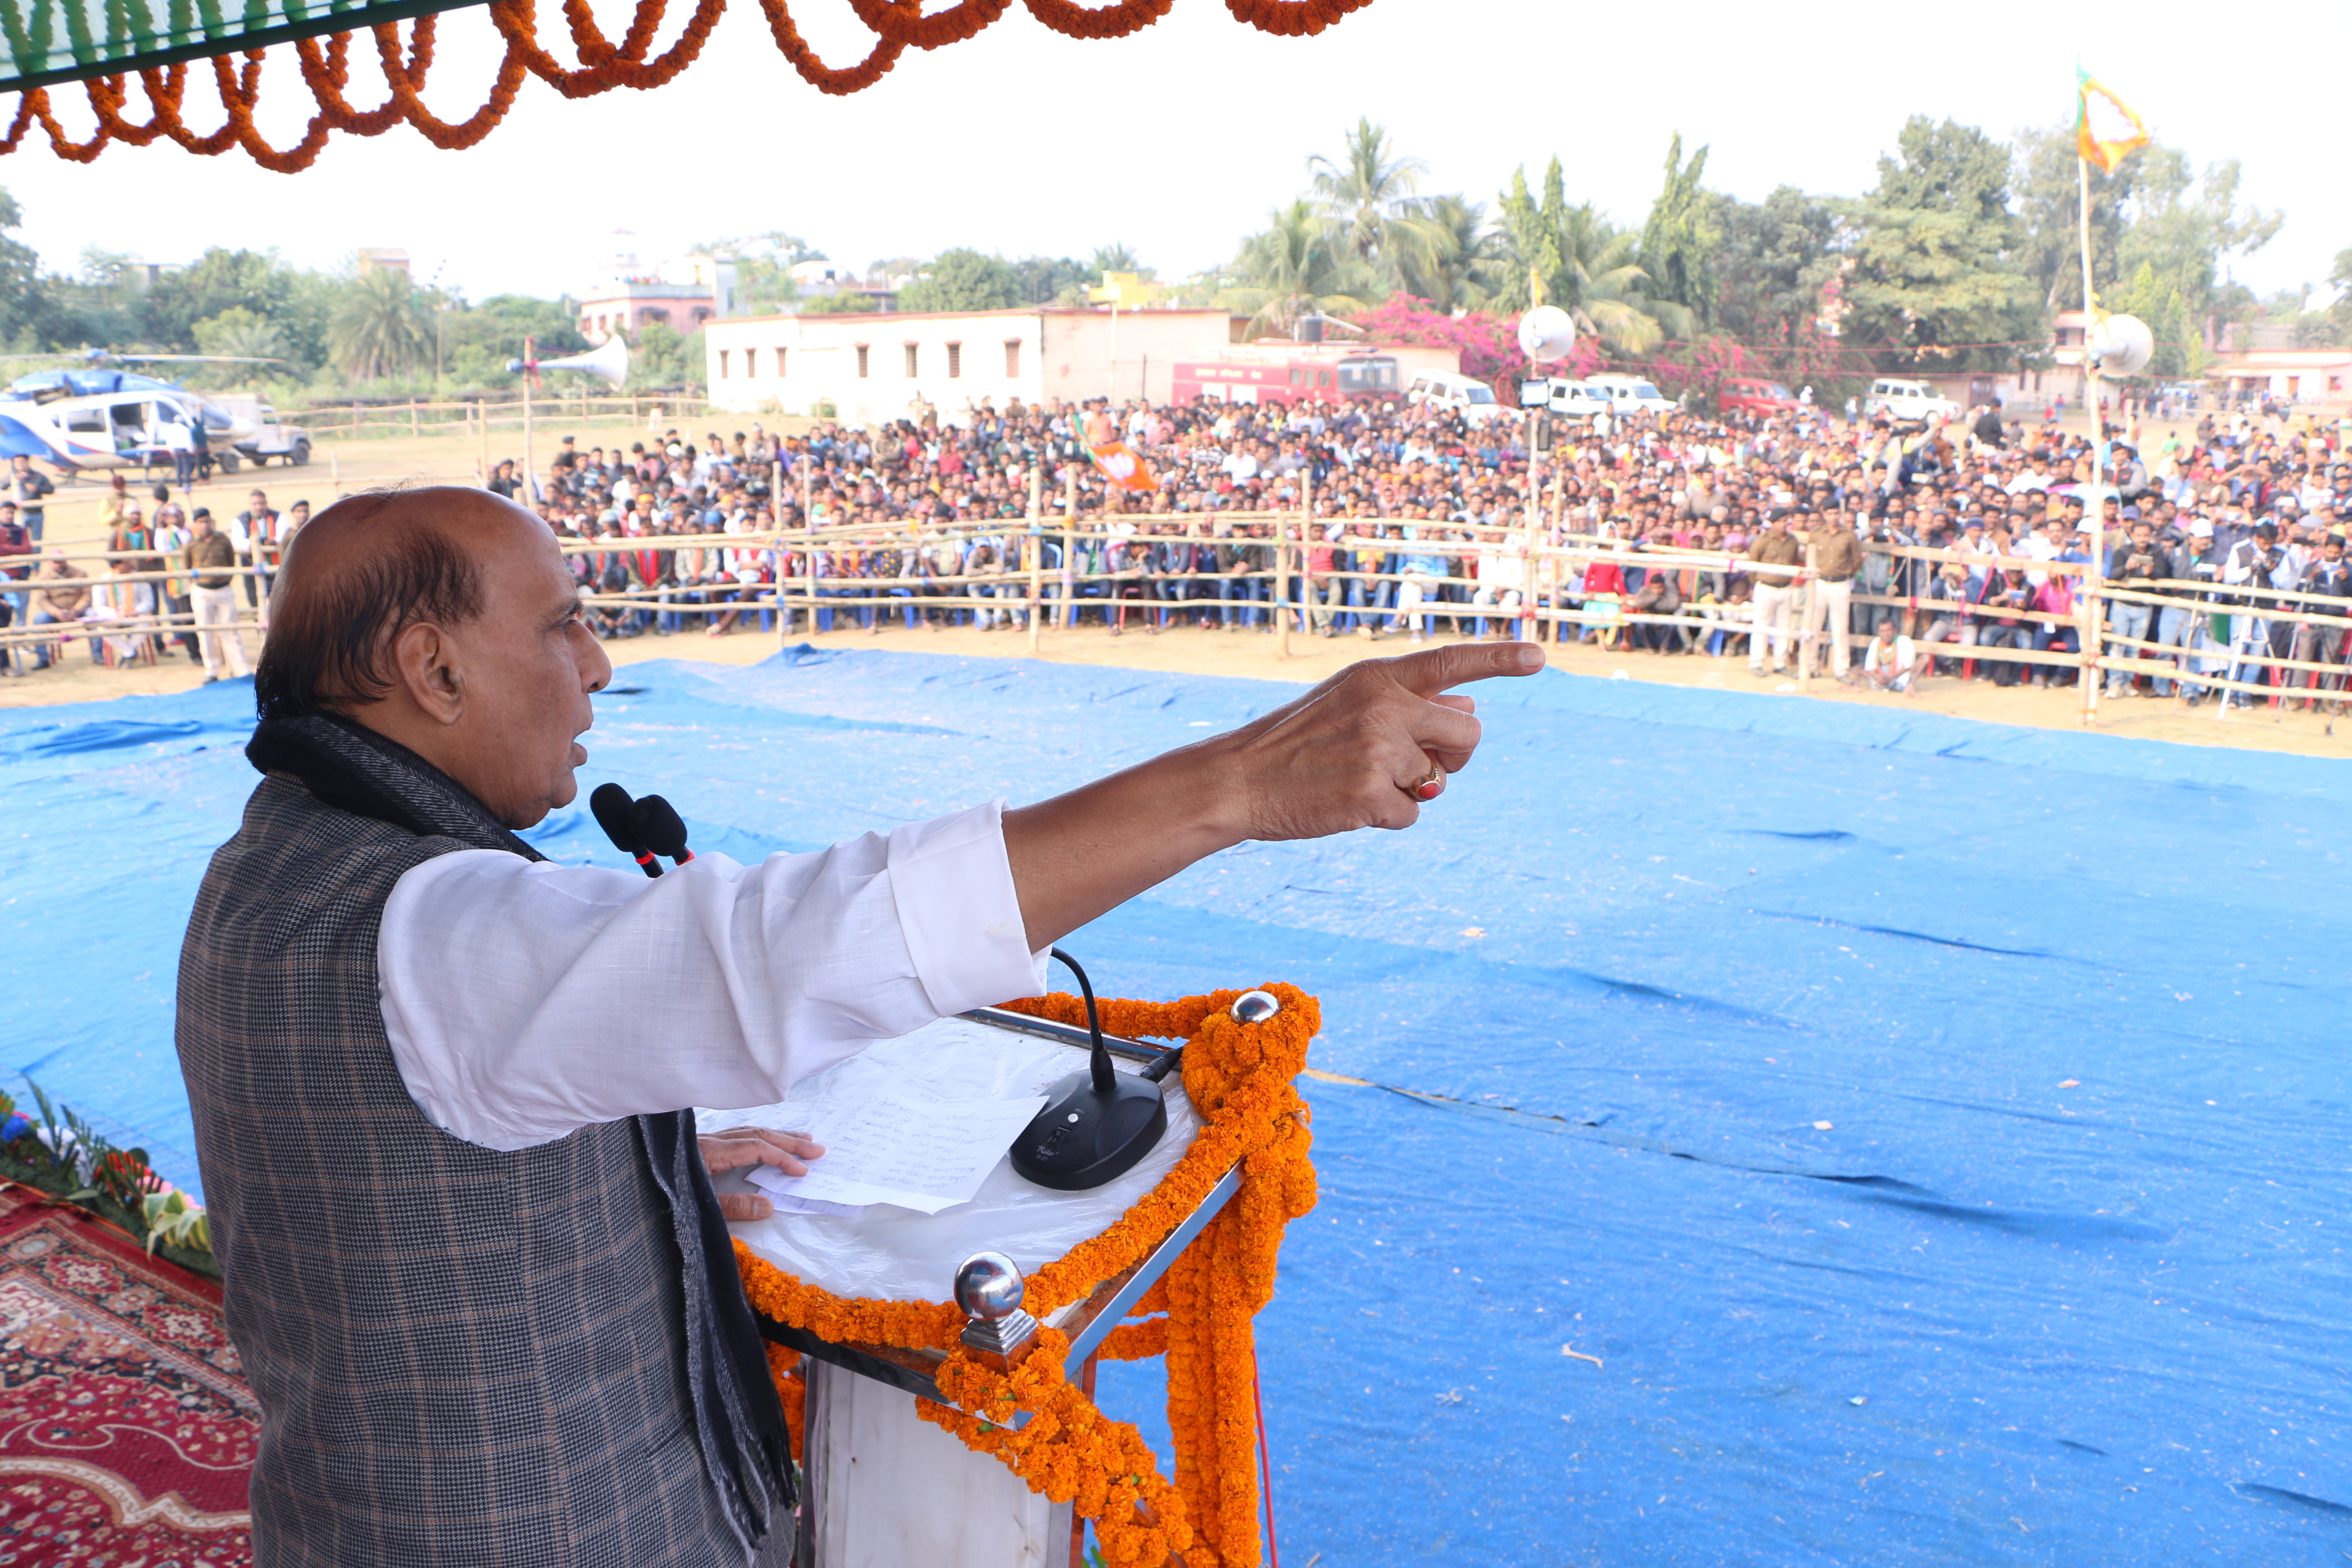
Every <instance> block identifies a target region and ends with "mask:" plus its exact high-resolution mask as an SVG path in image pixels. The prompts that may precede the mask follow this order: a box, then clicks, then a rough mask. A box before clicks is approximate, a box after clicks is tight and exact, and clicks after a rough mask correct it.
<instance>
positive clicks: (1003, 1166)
mask: <svg viewBox="0 0 2352 1568" xmlns="http://www.w3.org/2000/svg"><path fill="white" fill-rule="evenodd" d="M1086 1065H1087V1053H1086V1052H1085V1051H1084V1050H1082V1049H1078V1048H1076V1047H1069V1046H1059V1045H1055V1043H1054V1042H1052V1041H1050V1040H1039V1039H1033V1038H1031V1037H1028V1036H1026V1035H1016V1034H1014V1033H1013V1032H1012V1031H1011V1030H1008V1029H999V1028H995V1027H992V1026H989V1025H986V1024H976V1023H973V1022H972V1021H971V1020H970V1019H967V1018H942V1019H941V1020H940V1021H939V1022H938V1023H936V1024H931V1025H929V1026H925V1027H923V1028H920V1029H918V1030H916V1031H915V1032H914V1033H913V1034H911V1035H906V1036H902V1037H899V1038H898V1039H895V1040H884V1041H882V1042H881V1043H880V1044H878V1045H876V1046H873V1047H868V1048H867V1049H866V1050H865V1051H864V1052H862V1053H860V1054H859V1055H857V1056H854V1057H852V1058H849V1059H848V1060H847V1061H845V1062H843V1063H841V1064H840V1065H839V1066H837V1067H835V1068H831V1069H830V1070H828V1071H825V1072H822V1073H818V1074H817V1075H815V1076H814V1077H813V1078H810V1079H804V1080H803V1081H802V1082H801V1083H799V1084H796V1085H794V1086H793V1092H792V1094H791V1096H790V1097H789V1098H788V1099H786V1100H784V1102H783V1103H782V1104H781V1105H768V1106H761V1107H758V1108H756V1109H753V1110H706V1111H698V1112H697V1113H696V1120H697V1121H698V1122H699V1123H700V1125H701V1126H702V1128H703V1130H704V1131H715V1130H717V1129H719V1128H721V1127H744V1126H751V1127H775V1128H782V1129H783V1130H785V1131H792V1130H794V1129H796V1128H799V1127H803V1126H805V1125H807V1124H808V1123H809V1121H812V1120H813V1119H814V1113H815V1112H816V1111H817V1110H819V1109H821V1108H822V1107H824V1106H825V1105H828V1104H833V1103H837V1102H839V1101H842V1100H856V1099H858V1098H861V1097H864V1096H867V1095H874V1094H880V1093H884V1092H886V1091H887V1092H888V1093H891V1094H895V1095H897V1096H898V1097H899V1098H901V1099H922V1098H926V1097H928V1098H932V1099H938V1100H987V1099H1010V1098H1012V1097H1013V1096H1015V1095H1024V1094H1036V1093H1039V1092H1041V1091H1042V1090H1044V1089H1045V1087H1046V1086H1047V1085H1048V1084H1051V1083H1053V1082H1054V1081H1055V1080H1056V1079H1060V1078H1063V1077H1065V1076H1066V1075H1068V1074H1070V1073H1073V1072H1076V1071H1077V1070H1078V1069H1079V1068H1083V1067H1085V1066H1086ZM1138 1066H1139V1064H1136V1063H1129V1062H1125V1061H1120V1062H1118V1068H1119V1070H1120V1071H1122V1072H1133V1071H1135V1070H1136V1068H1137V1067H1138ZM1178 1077H1179V1075H1176V1074H1172V1073H1171V1075H1170V1076H1169V1079H1168V1080H1167V1081H1166V1082H1165V1083H1163V1084H1162V1085H1161V1086H1160V1087H1161V1089H1164V1090H1165V1091H1166V1093H1167V1096H1168V1131H1167V1133H1166V1135H1165V1136H1163V1137H1162V1138H1161V1139H1160V1143H1159V1146H1158V1147H1156V1148H1154V1149H1153V1150H1152V1151H1151V1152H1150V1153H1149V1154H1147V1155H1145V1156H1144V1157H1143V1159H1142V1160H1141V1161H1140V1162H1139V1163H1138V1164H1137V1165H1136V1167H1135V1168H1134V1169H1133V1170H1131V1171H1129V1172H1128V1173H1126V1174H1125V1175H1123V1176H1121V1177H1119V1178H1118V1180H1117V1181H1115V1182H1112V1183H1110V1184H1108V1185H1105V1186H1100V1187H1097V1188H1095V1189H1094V1190H1093V1191H1092V1192H1085V1193H1056V1192H1049V1191H1047V1190H1046V1189H1045V1188H1044V1187H1041V1186H1038V1185H1036V1184H1034V1183H1032V1182H1029V1181H1027V1180H1025V1179H1024V1177H1022V1176H1021V1175H1020V1174H1018V1173H1016V1172H1014V1170H1013V1163H1012V1162H1011V1161H1010V1160H1004V1161H1001V1162H1000V1163H998V1165H997V1167H996V1169H995V1170H994V1171H992V1172H991V1173H990V1174H989V1177H988V1180H987V1181H985V1182H983V1183H982V1184H981V1188H980V1195H979V1196H977V1197H975V1198H974V1199H973V1200H972V1201H971V1202H970V1203H968V1204H960V1205H957V1206H955V1207H954V1208H950V1209H942V1210H940V1212H939V1213H938V1214H936V1215H925V1214H919V1213H918V1212H916V1211H915V1210H913V1209H907V1208H900V1207H898V1205H894V1204H871V1205H867V1206H866V1208H864V1209H862V1210H860V1211H859V1212H858V1213H857V1214H856V1215H849V1216H844V1217H835V1216H833V1215H801V1214H793V1215H787V1214H779V1215H775V1216H774V1217H773V1218H771V1219H764V1220H758V1221H752V1222H748V1223H745V1224H740V1225H733V1226H729V1227H728V1228H729V1229H730V1230H731V1231H733V1232H734V1233H735V1234H736V1235H737V1236H738V1237H741V1238H742V1239H743V1241H744V1243H745V1244H746V1245H748V1246H749V1247H751V1250H752V1251H753V1252H755V1253H757V1254H759V1256H760V1257H761V1258H764V1259H766V1260H767V1261H768V1262H770V1263H772V1264H774V1265H775V1266H776V1267H777V1268H782V1269H783V1270H785V1271H786V1272H788V1273H791V1274H793V1275H796V1276H798V1277H799V1278H800V1279H805V1280H807V1281H808V1282H809V1283H810V1284H812V1285H818V1286H822V1287H823V1288H824V1289H827V1290H830V1291H832V1292H833V1293H834V1294H835V1295H836V1296H863V1297H871V1298H878V1299H880V1300H888V1301H944V1300H948V1299H949V1296H950V1293H951V1292H952V1291H953V1289H954V1284H955V1271H956V1266H957V1265H958V1264H960V1263H961V1262H962V1261H963V1260H964V1259H965V1258H969V1257H971V1255H972V1254H973V1253H975V1252H1002V1253H1003V1254H1004V1255H1005V1256H1007V1257H1008V1258H1012V1259H1013V1262H1015V1263H1017V1264H1019V1265H1020V1266H1021V1269H1022V1272H1023V1273H1024V1274H1025V1273H1028V1272H1031V1271H1032V1270H1034V1269H1036V1268H1039V1267H1041V1266H1042V1265H1045V1264H1047V1263H1051V1262H1052V1261H1054V1259H1055V1258H1059V1257H1061V1256H1062V1255H1063V1254H1065V1253H1066V1252H1068V1251H1069V1250H1070V1249H1071V1248H1072V1247H1076V1245H1077V1244H1078V1243H1080V1242H1082V1241H1084V1240H1086V1239H1087V1237H1093V1236H1098V1235H1100V1234H1101V1233H1102V1232H1103V1231H1105V1230H1107V1229H1108V1228H1109V1226H1110V1225H1111V1222H1112V1221H1114V1220H1116V1219H1118V1216H1119V1215H1122V1214H1125V1213H1126V1212H1127V1211H1128V1209H1129V1207H1130V1206H1132V1205H1133V1204H1134V1203H1135V1201H1136V1200H1137V1199H1138V1198H1140V1197H1141V1196H1142V1195H1143V1194H1145V1193H1148V1192H1150V1190H1151V1189H1152V1187H1153V1186H1155V1185H1157V1184H1158V1183H1159V1181H1160V1177H1162V1176H1164V1175H1166V1174H1167V1173H1169V1172H1170V1171H1171V1169H1173V1168H1174V1166H1175V1164H1176V1162H1177V1160H1178V1159H1179V1158H1180V1157H1181V1155H1182V1154H1183V1152H1184V1151H1185V1150H1186V1149H1188V1148H1190V1147H1191V1146H1192V1135H1193V1133H1194V1132H1195V1131H1198V1130H1199V1126H1200V1123H1199V1121H1198V1120H1197V1119H1196V1118H1195V1117H1194V1116H1193V1114H1192V1103H1191V1102H1190V1101H1189V1100H1186V1099H1185V1098H1184V1089H1183V1086H1182V1085H1181V1083H1180V1082H1179V1081H1178ZM716 1181H717V1185H718V1187H719V1191H721V1192H750V1191H751V1190H752V1188H751V1185H750V1184H749V1183H748V1182H746V1181H745V1180H744V1178H743V1176H742V1174H741V1173H739V1172H730V1173H727V1174H725V1175H723V1176H719V1177H718V1178H716Z"/></svg>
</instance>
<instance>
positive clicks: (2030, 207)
mask: <svg viewBox="0 0 2352 1568" xmlns="http://www.w3.org/2000/svg"><path fill="white" fill-rule="evenodd" d="M2155 151H2156V149H2155V148H2153V147H2150V148H2146V149H2143V150H2142V151H2140V152H2138V153H2133V154H2132V155H2131V156H2129V157H2127V158H2126V159H2124V160H2123V161H2122V162H2121V163H2117V164H2116V172H2115V173H2114V174H2108V173H2106V172H2105V171H2104V170H2102V169H2100V168H2099V167H2098V166H2097V165H2096V164H2093V165H2092V166H2091V171H2090V174H2091V185H2090V189H2091V268H2092V270H2093V272H2094V273H2095V275H2096V276H2097V277H2099V278H2101V279H2109V280H2112V279H2114V278H2115V277H2116V254H2117V252H2118V250H2119V248H2120V247H2121V246H2122V244H2123V237H2124V230H2125V228H2126V227H2127V226H2128V225H2129V221H2130V220H2129V218H2128V216H2127V215H2126V210H2125V209H2126V206H2127V205H2129V203H2130V202H2131V199H2132V196H2133V195H2134V194H2135V192H2136V191H2137V188H2138V185H2139V177H2140V171H2141V170H2142V169H2144V168H2145V167H2146V166H2147V159H2148V156H2149V154H2150V153H2154V152H2155ZM2077 162H2078V155H2077V154H2076V153H2075V151H2074V121H2073V120H2071V119H2070V120H2066V121H2061V122H2060V123H2058V124H2056V125H2048V126H2042V127H2039V128H2037V129H2033V130H2028V131H2021V132H2018V135H2017V140H2016V142H2015V143H2014V144H2013V146H2012V148H2011V187H2012V189H2013V191H2014V194H2015V197H2016V205H2017V216H2018V220H2019V222H2020V224H2021V226H2022V230H2023V232H2022V235H2021V238H2020V241H2019V244H2018V247H2017V259H2018V266H2019V268H2020V270H2021V271H2022V272H2024V274H2025V275H2026V277H2027V278H2029V279H2032V283H2033V288H2034V291H2035V292H2036V293H2037V294H2038V295H2040V297H2041V300H2042V310H2044V311H2045V312H2049V311H2056V310H2079V309H2080V308H2081V307H2082V303H2083V243H2082V194H2081V189H2080V186H2079V184H2078V183H2077V180H2078V176H2077V174H2076V170H2075V164H2076V163H2077Z"/></svg>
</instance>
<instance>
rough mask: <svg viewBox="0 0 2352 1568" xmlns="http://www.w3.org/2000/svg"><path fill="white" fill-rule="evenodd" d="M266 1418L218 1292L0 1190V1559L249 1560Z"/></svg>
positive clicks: (10, 1564) (69, 1215) (13, 1189)
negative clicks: (259, 1439) (253, 1481)
mask: <svg viewBox="0 0 2352 1568" xmlns="http://www.w3.org/2000/svg"><path fill="white" fill-rule="evenodd" d="M256 1414H257V1413H256V1410H255V1407H254V1403H253V1396H252V1395H251V1394H249V1393H248V1392H247V1389H246V1386H245V1384H244V1382H243V1381H242V1380H241V1379H240V1377H239V1376H238V1369H237V1361H236V1348H235V1347H234V1346H232V1345H231V1344H230V1343H229V1341H228V1335H227V1333H226V1331H225V1330H224V1329H223V1327H222V1323H221V1309H220V1292H219V1291H218V1289H215V1287H214V1286H213V1285H212V1284H210V1283H209V1282H208V1281H205V1280H203V1279H198V1278H196V1277H195V1276H194V1275H192V1274H189V1273H187V1272H186V1271H185V1270H184V1269H181V1268H174V1267H173V1266H172V1265H171V1264H168V1263H164V1262H162V1261H160V1260H153V1261H151V1260H150V1259H148V1258H146V1257H145V1256H144V1255H143V1254H142V1252H141V1251H140V1249H139V1247H138V1246H137V1245H136V1244H134V1243H132V1242H131V1241H130V1240H129V1239H128V1238H127V1237H124V1236H123V1235H122V1234H121V1232H119V1231H117V1230H115V1229H113V1228H112V1227H110V1226H106V1225H103V1224H100V1222H98V1221H96V1220H94V1219H91V1218H89V1216H87V1215H83V1214H81V1213H80V1212H79V1211H78V1210H75V1209H70V1208H67V1207H64V1206H62V1205H52V1204H49V1203H47V1202H46V1201H45V1200H44V1199H43V1198H42V1197H41V1195H40V1194H37V1193H34V1192H32V1191H30V1190H29V1189H27V1188H25V1187H21V1186H15V1185H0V1565H5V1568H50V1565H52V1564H74V1565H75V1568H82V1565H85V1564H87V1565H90V1568H198V1565H202V1568H215V1565H217V1568H241V1565H244V1564H248V1563H251V1562H252V1561H253V1551H252V1545H251V1542H250V1540H249V1539H248V1535H247V1523H248V1516H247V1512H246V1475H247V1469H248V1468H250V1466H251V1465H252V1462H253V1449H254V1443H255V1440H256V1436H257V1426H256Z"/></svg>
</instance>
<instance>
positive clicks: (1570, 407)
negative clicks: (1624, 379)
mask: <svg viewBox="0 0 2352 1568" xmlns="http://www.w3.org/2000/svg"><path fill="white" fill-rule="evenodd" d="M1519 406H1520V407H1522V408H1546V409H1549V410H1550V411H1551V412H1552V413H1554V414H1557V415H1559V416H1561V417H1563V418H1565V419H1568V420H1570V421H1572V422H1574V423H1576V424H1583V423H1584V422H1585V421H1587V420H1589V419H1591V417H1592V416H1594V415H1596V414H1601V413H1606V412H1609V411H1610V402H1609V399H1608V398H1607V397H1605V396H1603V395H1601V394H1600V393H1599V392H1596V391H1594V390H1593V389H1592V388H1591V387H1590V386H1587V385H1586V384H1584V383H1582V382H1580V381H1570V380H1568V379H1567V378H1566V377H1563V376H1551V377H1549V378H1547V379H1545V380H1542V381H1525V382H1521V383H1520V384H1519Z"/></svg>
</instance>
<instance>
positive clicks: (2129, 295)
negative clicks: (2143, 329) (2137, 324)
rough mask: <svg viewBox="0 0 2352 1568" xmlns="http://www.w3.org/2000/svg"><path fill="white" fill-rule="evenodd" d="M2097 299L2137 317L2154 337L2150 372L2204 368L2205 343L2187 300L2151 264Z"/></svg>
mask: <svg viewBox="0 0 2352 1568" xmlns="http://www.w3.org/2000/svg"><path fill="white" fill-rule="evenodd" d="M2100 302H2101V303H2102V304H2104V305H2105V306H2106V308H2107V309H2108V310H2113V311H2116V312H2117V313H2118V314H2121V315H2126V316H2137V317H2138V318H2139V319H2140V320H2141V321H2146V322H2147V330H2148V331H2149V333H2150V335H2152V336H2153V337H2154V338H2155V339H2156V353H2155V356H2154V357H2153V358H2151V359H2150V360H2149V361H2148V363H2147V373H2146V374H2149V375H2161V376H2187V375H2195V374H2197V373H2198V372H2200V371H2201V370H2203V369H2204V368H2205V342H2204V339H2203V338H2202V337H2200V335H2199V333H2198V331H2197V326H2196V322H2195V321H2194V320H2193V319H2192V318H2191V316H2190V315H2189V303H2188V301H2187V300H2183V299H2182V298H2181V297H2180V290H2179V288H2177V287H2176V286H2174V285H2173V284H2172V283H2171V282H2170V281H2169V280H2168V279H2163V278H2160V277H2158V275H2157V270H2156V268H2155V267H2154V266H2152V265H2151V264H2149V263H2148V262H2145V261H2143V262H2141V263H2140V264H2139V269H2138V270H2137V271H2136V272H2134V273H2133V274H2132V276H2131V278H2130V279H2128V280H2126V282H2124V283H2123V284H2122V285H2120V286H2119V287H2116V288H2115V289H2110V290H2108V291H2107V292H2106V293H2105V295H2103V296H2101V300H2100Z"/></svg>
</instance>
